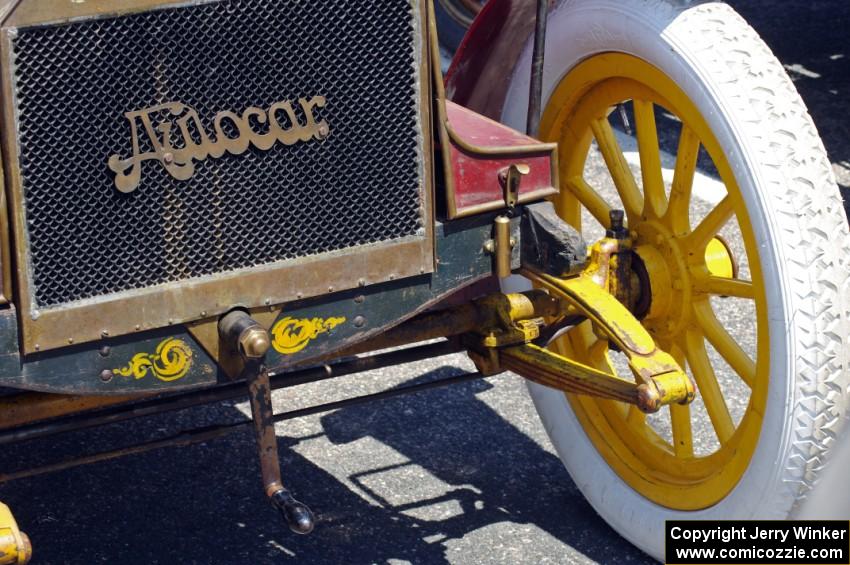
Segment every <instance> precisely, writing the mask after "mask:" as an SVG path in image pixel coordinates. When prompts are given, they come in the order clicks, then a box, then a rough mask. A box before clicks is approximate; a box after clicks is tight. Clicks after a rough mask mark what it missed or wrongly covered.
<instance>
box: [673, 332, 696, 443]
mask: <svg viewBox="0 0 850 565" xmlns="http://www.w3.org/2000/svg"><path fill="white" fill-rule="evenodd" d="M667 350H668V353H670V355H672V356H673V359H675V360H676V363H678V364H679V366H680V367H681V368H682V369H684V368H685V353H684V352H683V351H682V348H681V347H679V346H677V345H673V346H671V347H668V348H667ZM670 424H671V426H672V428H673V453H674V454H675V455H676V457H693V456H694V434H693V430H692V429H691V407H690V405H689V404H685V405H682V404H671V405H670Z"/></svg>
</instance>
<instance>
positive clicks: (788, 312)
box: [503, 0, 850, 559]
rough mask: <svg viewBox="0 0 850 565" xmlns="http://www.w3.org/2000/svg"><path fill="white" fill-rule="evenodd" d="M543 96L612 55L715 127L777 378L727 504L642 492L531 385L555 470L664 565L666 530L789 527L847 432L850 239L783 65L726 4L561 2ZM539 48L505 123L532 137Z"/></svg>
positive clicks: (524, 68)
mask: <svg viewBox="0 0 850 565" xmlns="http://www.w3.org/2000/svg"><path fill="white" fill-rule="evenodd" d="M549 25H550V27H549V34H548V43H547V60H546V74H545V85H544V93H547V94H546V96H547V97H548V96H549V95H551V93H552V92H553V90H554V88H555V87H556V86H557V84H558V83H559V81H560V79H561V78H562V77H563V76H564V75H565V74H566V73H567V72H569V70H570V69H572V68H573V67H575V66H576V65H577V64H578V63H580V62H581V61H582V60H584V59H586V58H588V57H589V56H591V55H594V54H598V53H603V52H622V53H627V54H630V55H633V56H636V57H639V58H641V59H643V60H645V61H647V62H649V63H651V64H652V65H654V66H655V67H657V68H658V69H660V70H661V71H662V72H664V73H665V74H666V75H667V76H669V77H671V78H672V79H673V80H674V81H675V82H676V83H677V84H678V85H679V87H680V88H681V89H682V90H684V91H685V93H686V94H687V95H688V97H689V98H690V99H691V100H692V101H693V102H694V104H695V105H696V106H697V108H698V109H699V110H700V113H701V114H702V115H703V116H704V117H705V119H706V120H707V121H708V123H709V125H710V127H711V129H712V131H713V133H714V134H715V136H716V137H717V139H718V141H719V143H720V145H721V147H722V149H723V151H724V153H725V155H726V157H727V159H728V160H729V163H730V164H731V166H732V169H733V170H734V172H735V177H736V180H737V182H738V185H739V186H740V188H741V191H742V193H743V197H744V200H745V204H746V208H747V214H748V216H749V217H748V219H749V221H750V223H751V225H752V227H753V230H754V232H755V236H756V239H757V244H758V248H759V254H760V257H759V259H760V262H761V265H762V269H763V276H764V283H765V287H766V288H767V291H768V297H767V302H768V313H769V324H768V325H769V328H768V332H769V340H770V352H771V353H770V357H771V372H770V381H769V389H768V399H767V408H766V412H765V415H764V421H763V426H762V429H761V433H760V436H759V440H758V445H757V447H756V450H755V453H754V454H753V458H752V460H751V462H750V465H749V467H748V468H747V470H746V471H745V473H744V475H743V476H742V477H741V479H740V481H739V482H738V484H737V485H736V486H735V488H734V489H733V490H732V491H731V492H730V493H729V494H728V495H727V496H726V497H725V498H724V499H723V500H721V501H720V502H719V503H717V504H715V505H714V506H711V507H709V508H706V509H704V510H698V511H693V512H682V511H673V510H670V509H668V508H665V507H662V506H659V505H657V504H654V503H653V502H651V501H649V500H648V499H646V498H644V497H643V496H641V495H640V494H638V493H637V492H636V491H634V490H632V489H631V488H630V487H629V486H628V485H627V484H626V483H625V482H624V481H623V480H622V479H621V478H620V477H619V476H618V475H617V474H615V473H614V471H613V470H612V469H611V468H610V467H609V466H608V464H607V463H606V461H605V460H604V459H603V458H602V457H601V456H600V454H599V453H598V451H597V450H596V448H595V447H594V445H593V444H592V443H591V441H590V440H589V439H588V437H587V435H586V433H585V431H584V430H583V428H582V426H581V424H580V423H579V421H578V420H577V418H576V416H575V414H574V412H573V410H572V408H571V406H570V403H569V402H568V401H567V399H566V397H565V395H564V394H563V393H560V392H557V391H554V390H551V389H547V388H545V387H541V386H537V385H533V384H532V385H530V391H531V395H532V397H533V399H534V402H535V405H536V407H537V409H538V412H539V413H540V416H541V419H542V421H543V423H544V425H545V427H546V430H547V431H548V433H549V436H550V438H551V440H552V442H553V444H554V446H555V448H556V449H557V451H558V453H559V455H560V457H561V459H562V460H563V461H564V463H565V465H566V467H567V469H568V470H569V472H570V474H571V476H572V477H573V479H574V481H575V483H576V484H577V486H578V487H579V488H580V489H581V490H582V492H583V493H584V495H585V496H586V497H587V499H588V500H589V501H590V502H591V504H592V505H593V506H594V508H595V509H596V510H597V511H598V512H599V514H600V515H601V516H602V517H603V518H605V520H607V521H608V522H609V523H610V524H611V525H612V526H613V527H614V528H615V529H616V530H617V531H618V532H619V533H620V534H622V535H623V536H624V537H626V538H627V539H629V540H630V541H631V542H632V543H634V544H635V545H637V546H638V547H640V548H641V549H643V550H644V551H646V552H647V553H649V554H650V555H652V556H654V557H656V558H659V559H662V558H663V550H664V535H663V534H664V520H666V519H700V520H701V519H786V518H790V517H794V516H795V514H796V513H797V512H798V510H799V508H800V505H801V503H802V502H803V501H804V500H806V497H807V493H809V492H810V490H811V489H812V488H814V487H815V486H816V484H817V480H818V476H819V474H820V473H821V470H822V468H823V466H824V464H825V463H826V462H827V461H828V459H829V458H830V455H831V453H832V451H833V450H834V447H835V445H836V440H837V439H838V438H839V437H841V435H842V434H843V433H844V428H845V423H846V420H847V416H848V385H850V348H848V337H850V325H848V316H849V315H850V312H848V292H849V291H850V288H848V277H849V276H850V265H848V256H850V235H848V228H847V218H846V216H845V212H844V208H843V205H842V200H841V198H840V195H839V192H838V188H837V186H836V184H835V180H834V177H833V173H832V169H831V166H830V163H829V160H828V159H827V156H826V153H825V150H824V147H823V144H822V142H821V140H820V138H819V136H818V133H817V131H816V129H815V127H814V124H813V123H812V120H811V118H810V116H809V114H808V112H807V110H806V108H805V106H804V104H803V102H802V101H801V99H800V97H799V95H798V93H797V92H796V90H795V89H794V86H793V85H792V83H791V81H790V79H789V78H788V76H787V75H786V73H785V71H784V69H783V67H782V65H781V64H780V63H779V61H778V60H777V59H776V58H775V57H774V56H773V54H772V53H771V51H770V49H769V48H768V47H767V46H766V45H765V44H764V43H763V42H762V41H761V39H760V38H759V37H758V35H757V34H756V32H755V31H754V30H753V29H752V28H751V27H749V26H748V25H747V23H746V22H745V21H744V20H743V19H742V18H741V17H740V16H739V15H738V14H737V13H735V12H734V11H733V10H732V9H731V8H730V7H728V6H726V5H724V4H720V3H713V2H712V3H703V4H697V5H693V3H690V2H664V1H657V0H655V1H650V0H616V1H613V0H564V1H562V2H561V3H560V4H559V5H558V6H557V7H555V8H554V9H553V12H552V13H551V16H550V24H549ZM529 61H530V45H527V46H526V49H525V52H524V55H523V57H522V58H521V60H520V63H519V64H518V66H517V70H516V72H515V73H514V76H513V78H512V79H511V87H510V91H509V95H508V99H507V102H506V105H505V108H504V111H503V121H504V122H505V123H507V124H508V125H511V126H513V127H515V128H519V129H522V127H523V124H524V120H525V111H526V110H525V109H526V107H527V93H528V74H529V72H528V69H529Z"/></svg>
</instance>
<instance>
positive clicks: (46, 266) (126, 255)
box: [12, 0, 424, 307]
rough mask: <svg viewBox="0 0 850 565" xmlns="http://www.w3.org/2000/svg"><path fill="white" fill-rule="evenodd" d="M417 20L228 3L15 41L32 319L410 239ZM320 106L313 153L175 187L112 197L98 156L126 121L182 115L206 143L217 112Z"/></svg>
mask: <svg viewBox="0 0 850 565" xmlns="http://www.w3.org/2000/svg"><path fill="white" fill-rule="evenodd" d="M417 10H418V8H417V7H415V6H412V5H411V2H409V0H356V1H350V0H330V1H326V0H323V1H322V2H303V1H299V0H230V1H227V0H225V1H217V2H207V3H201V4H196V5H192V6H184V7H175V8H167V9H160V10H155V11H150V12H144V13H140V14H133V15H128V16H123V17H118V18H110V19H96V20H87V21H82V22H75V23H71V24H66V25H56V26H46V27H32V28H26V29H21V30H18V32H17V35H16V37H14V38H13V41H12V52H13V63H14V76H13V88H14V91H15V94H16V104H17V111H18V139H19V159H20V171H21V177H22V185H23V186H22V188H23V191H24V204H25V211H26V230H27V236H28V245H29V253H30V265H29V269H30V276H31V280H32V287H33V288H32V291H33V292H32V294H33V298H34V302H35V306H39V307H46V306H55V305H61V304H65V303H69V302H73V301H77V300H81V299H86V298H92V297H98V296H102V295H108V294H112V293H116V292H120V291H126V290H130V289H136V288H142V287H150V286H153V285H158V284H162V283H167V282H173V281H184V280H189V279H194V278H197V277H203V276H207V275H214V274H217V273H223V272H228V271H233V270H236V269H242V268H249V267H255V266H260V265H267V264H270V263H274V262H278V261H285V260H291V259H295V258H299V257H305V256H312V255H316V254H320V253H324V252H328V251H334V250H340V249H345V248H350V247H353V246H359V245H364V244H371V243H376V242H386V241H390V240H397V239H399V238H404V237H406V236H413V235H416V234H418V233H421V228H422V208H421V205H422V203H421V192H422V187H421V183H422V178H421V177H422V173H421V171H422V170H423V169H424V165H423V163H422V158H423V157H422V134H421V127H420V126H421V124H420V115H419V111H420V109H419V101H418V96H419V87H420V85H419V84H418V82H417V77H418V74H417V73H418V69H417V65H418V63H417V61H418V54H417V53H416V49H415V45H416V41H417V39H416V37H417V36H418V34H419V31H418V30H417V29H416V26H417V22H418V16H417ZM316 95H322V96H325V97H326V98H327V105H326V106H325V107H324V108H322V109H320V110H318V117H319V118H321V119H325V120H326V121H327V122H328V123H329V124H330V131H331V134H330V137H328V138H327V139H326V140H324V141H322V142H310V143H300V144H297V145H293V146H284V145H281V144H277V145H275V146H274V147H273V148H272V149H270V150H268V151H259V150H257V149H256V148H254V147H251V148H250V149H249V150H248V151H247V152H246V153H245V154H242V155H236V156H234V155H229V154H227V155H224V156H223V157H221V158H218V159H207V160H205V161H203V162H198V163H197V164H196V173H195V175H194V176H193V177H192V178H190V179H189V180H183V181H181V180H176V179H174V178H173V177H172V176H170V175H169V174H168V173H167V172H166V171H165V170H164V168H163V167H162V166H160V164H159V163H157V162H153V161H151V162H147V163H144V164H143V165H142V170H143V176H142V181H141V184H140V185H139V187H138V188H137V189H136V190H135V191H134V192H132V193H129V194H122V193H120V192H118V191H117V190H116V188H115V186H114V179H113V175H112V173H111V172H110V171H109V169H108V167H107V159H108V157H109V156H110V155H112V154H114V153H118V154H121V155H122V156H130V155H131V154H132V148H131V145H130V129H129V122H128V121H127V120H126V119H125V117H124V113H125V112H128V111H132V110H138V109H142V108H147V107H151V106H155V105H157V104H162V103H165V102H172V101H179V102H182V103H184V104H187V105H189V106H191V107H192V108H194V109H195V110H197V112H198V115H199V116H200V119H201V121H202V122H203V125H204V127H205V128H206V129H207V131H209V132H212V131H213V124H212V120H213V117H214V116H215V114H216V113H217V112H220V111H223V110H230V111H233V112H234V113H236V114H240V115H241V113H242V112H243V111H244V109H245V108H247V107H249V106H257V107H260V108H268V107H269V106H270V105H271V104H273V103H275V102H278V101H281V100H292V101H296V100H297V99H299V98H311V97H313V96H316ZM163 118H165V117H164V116H163ZM142 137H144V136H142ZM143 149H150V147H148V148H145V147H143Z"/></svg>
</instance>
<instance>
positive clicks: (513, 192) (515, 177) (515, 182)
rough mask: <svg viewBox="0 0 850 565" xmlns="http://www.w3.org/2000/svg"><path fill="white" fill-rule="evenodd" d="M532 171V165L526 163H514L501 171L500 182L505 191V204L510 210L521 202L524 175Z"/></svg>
mask: <svg viewBox="0 0 850 565" xmlns="http://www.w3.org/2000/svg"><path fill="white" fill-rule="evenodd" d="M530 172H531V167H529V166H528V165H527V164H525V163H514V164H512V165H511V166H509V167H507V168H506V169H502V170H501V171H499V182H501V183H502V189H503V190H504V192H505V206H507V207H508V210H513V209H514V208H516V205H517V203H518V202H519V189H520V185H521V184H522V177H524V176H526V175H528V174H529V173H530Z"/></svg>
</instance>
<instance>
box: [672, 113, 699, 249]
mask: <svg viewBox="0 0 850 565" xmlns="http://www.w3.org/2000/svg"><path fill="white" fill-rule="evenodd" d="M699 148H700V141H699V138H698V137H697V136H696V134H695V133H694V132H693V130H692V129H691V128H689V127H688V126H687V125H685V124H682V130H681V132H680V133H679V149H678V151H677V153H676V170H675V171H674V173H673V184H672V186H671V188H670V203H669V204H668V206H667V215H668V216H669V217H670V220H671V221H672V222H673V225H674V226H675V227H674V229H675V230H676V231H677V232H679V233H684V232H687V231H688V228H689V227H690V218H689V215H690V207H691V192H692V191H693V187H694V174H695V173H696V170H697V157H699Z"/></svg>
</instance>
